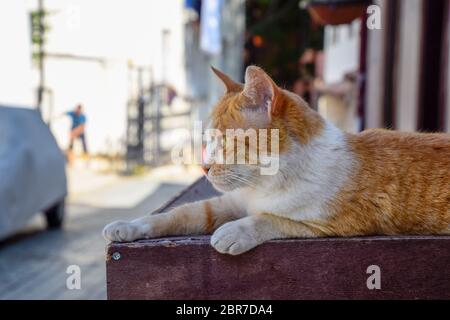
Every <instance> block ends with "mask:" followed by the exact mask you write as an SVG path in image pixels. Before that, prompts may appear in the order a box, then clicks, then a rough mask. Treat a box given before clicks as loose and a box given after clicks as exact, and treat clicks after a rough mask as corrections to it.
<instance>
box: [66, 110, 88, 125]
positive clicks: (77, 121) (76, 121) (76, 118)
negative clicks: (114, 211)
mask: <svg viewBox="0 0 450 320" xmlns="http://www.w3.org/2000/svg"><path fill="white" fill-rule="evenodd" d="M67 115H68V116H70V118H71V119H72V129H75V128H76V127H78V126H80V125H82V124H85V123H86V116H85V115H84V114H82V113H81V114H79V115H78V114H76V113H75V112H74V111H70V112H67Z"/></svg>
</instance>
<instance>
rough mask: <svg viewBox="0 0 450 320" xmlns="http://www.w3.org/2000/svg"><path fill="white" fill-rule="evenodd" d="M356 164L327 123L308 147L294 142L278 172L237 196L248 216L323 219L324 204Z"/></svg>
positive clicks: (347, 177)
mask: <svg viewBox="0 0 450 320" xmlns="http://www.w3.org/2000/svg"><path fill="white" fill-rule="evenodd" d="M355 165H356V161H355V159H354V157H353V155H352V154H351V152H350V151H349V149H348V146H347V142H346V141H345V136H344V135H343V133H342V132H341V131H340V130H339V129H337V128H336V127H334V126H333V125H332V124H327V125H326V128H325V130H324V131H323V133H322V134H321V135H320V136H319V137H317V138H315V139H313V140H312V141H311V142H310V143H309V144H308V145H306V146H302V145H300V144H299V143H297V142H293V143H292V144H291V147H290V149H289V151H288V152H287V153H286V154H284V155H282V156H281V157H280V169H279V172H278V173H277V174H276V175H275V176H271V177H267V179H266V181H265V182H266V183H264V184H263V185H262V186H261V187H260V188H259V189H258V190H251V191H248V194H245V193H244V194H242V193H240V195H239V196H240V197H241V199H242V200H241V201H245V202H246V203H247V212H248V214H250V215H252V214H259V213H271V214H274V215H279V216H282V217H286V218H289V219H292V220H298V221H300V220H315V219H325V218H326V217H327V216H328V215H329V214H330V212H327V209H326V208H327V206H326V204H327V203H328V202H329V201H331V200H332V199H333V198H334V197H335V195H336V193H337V192H339V190H340V189H341V188H342V187H343V186H344V185H345V183H346V182H347V180H348V179H349V178H350V173H351V172H352V168H353V167H354V166H355Z"/></svg>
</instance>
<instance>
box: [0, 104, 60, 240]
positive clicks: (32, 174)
mask: <svg viewBox="0 0 450 320" xmlns="http://www.w3.org/2000/svg"><path fill="white" fill-rule="evenodd" d="M65 162H66V160H65V156H64V154H63V153H62V152H61V150H60V149H59V147H58V145H57V143H56V141H55V138H54V137H53V135H52V133H51V132H50V129H49V128H48V126H47V125H46V124H45V123H44V122H43V121H42V119H41V117H40V115H39V113H38V112H37V111H36V110H31V109H25V108H15V107H6V106H0V240H1V239H4V238H6V237H8V236H10V235H12V234H13V233H14V232H16V231H17V230H19V229H20V228H22V227H24V226H25V225H26V223H27V222H28V221H29V219H30V218H31V217H33V215H35V214H38V213H44V214H45V215H46V218H47V224H48V227H49V228H59V227H61V226H62V222H63V217H64V199H65V197H66V195H67V182H66V172H65Z"/></svg>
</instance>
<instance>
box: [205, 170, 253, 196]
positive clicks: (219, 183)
mask: <svg viewBox="0 0 450 320" xmlns="http://www.w3.org/2000/svg"><path fill="white" fill-rule="evenodd" d="M206 177H207V179H208V180H209V182H211V184H212V185H213V187H214V188H215V189H216V190H218V191H220V192H230V191H234V190H236V189H243V188H255V187H256V185H255V183H254V182H253V181H251V180H250V179H249V178H247V177H245V176H243V175H240V174H237V173H234V172H231V171H227V172H225V173H220V174H218V173H217V172H215V171H214V169H213V168H211V169H210V170H209V172H208V173H207V174H206Z"/></svg>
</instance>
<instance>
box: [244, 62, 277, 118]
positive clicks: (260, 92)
mask: <svg viewBox="0 0 450 320" xmlns="http://www.w3.org/2000/svg"><path fill="white" fill-rule="evenodd" d="M242 94H243V95H245V96H246V97H247V98H248V99H250V101H251V103H252V104H253V105H257V106H259V107H264V108H266V110H267V112H268V115H269V116H272V115H276V114H278V113H279V112H280V106H281V89H280V88H279V87H278V86H277V85H276V84H275V82H274V81H273V80H272V79H271V78H270V76H269V75H268V74H267V73H265V72H264V70H263V69H261V68H259V67H256V66H249V67H247V70H246V71H245V85H244V91H243V92H242Z"/></svg>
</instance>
